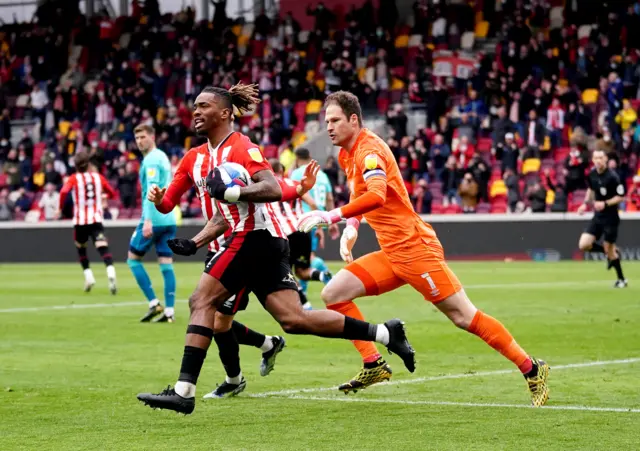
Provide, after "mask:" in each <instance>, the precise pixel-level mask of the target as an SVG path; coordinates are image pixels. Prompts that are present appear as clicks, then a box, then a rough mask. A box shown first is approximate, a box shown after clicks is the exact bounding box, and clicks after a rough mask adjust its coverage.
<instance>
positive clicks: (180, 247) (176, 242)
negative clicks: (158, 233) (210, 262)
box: [167, 238, 198, 256]
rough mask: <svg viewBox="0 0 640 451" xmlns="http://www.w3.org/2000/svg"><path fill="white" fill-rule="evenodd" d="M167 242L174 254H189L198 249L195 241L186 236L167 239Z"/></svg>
mask: <svg viewBox="0 0 640 451" xmlns="http://www.w3.org/2000/svg"><path fill="white" fill-rule="evenodd" d="M167 244H168V245H169V249H171V250H172V251H173V253H174V254H178V255H186V256H189V255H193V254H195V253H196V252H197V251H198V247H197V246H196V242H195V241H193V240H188V239H186V238H173V239H170V240H169V241H167Z"/></svg>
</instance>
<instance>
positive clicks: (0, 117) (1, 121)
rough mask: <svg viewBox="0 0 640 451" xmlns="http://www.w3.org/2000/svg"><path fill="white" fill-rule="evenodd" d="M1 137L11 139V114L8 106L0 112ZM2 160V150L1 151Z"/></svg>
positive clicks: (0, 159) (0, 158)
mask: <svg viewBox="0 0 640 451" xmlns="http://www.w3.org/2000/svg"><path fill="white" fill-rule="evenodd" d="M0 139H6V140H7V141H11V115H10V113H9V109H8V108H3V109H2V114H0ZM0 161H2V152H0Z"/></svg>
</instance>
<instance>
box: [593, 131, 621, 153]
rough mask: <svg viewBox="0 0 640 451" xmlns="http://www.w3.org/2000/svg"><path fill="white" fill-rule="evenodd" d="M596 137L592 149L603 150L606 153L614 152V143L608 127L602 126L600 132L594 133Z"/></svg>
mask: <svg viewBox="0 0 640 451" xmlns="http://www.w3.org/2000/svg"><path fill="white" fill-rule="evenodd" d="M596 137H597V138H598V139H597V140H596V143H595V146H594V149H598V150H604V151H605V153H606V154H607V155H614V154H615V153H616V143H615V142H614V141H613V139H612V137H611V131H610V130H609V127H607V126H604V127H602V132H601V133H599V134H598V135H596Z"/></svg>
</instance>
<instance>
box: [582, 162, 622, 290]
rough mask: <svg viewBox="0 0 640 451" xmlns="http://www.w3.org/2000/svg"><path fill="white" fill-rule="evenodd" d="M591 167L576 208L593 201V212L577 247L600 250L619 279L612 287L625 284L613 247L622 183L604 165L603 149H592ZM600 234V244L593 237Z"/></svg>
mask: <svg viewBox="0 0 640 451" xmlns="http://www.w3.org/2000/svg"><path fill="white" fill-rule="evenodd" d="M592 158H593V165H594V168H593V169H591V171H590V172H589V176H588V177H587V185H588V187H589V189H588V190H587V195H586V196H585V198H584V202H583V204H582V205H580V208H578V214H584V212H585V211H586V210H587V206H588V205H589V204H591V203H592V204H593V209H594V211H595V213H594V214H593V218H591V222H590V223H589V227H587V229H586V230H585V231H584V232H583V233H582V235H580V242H579V244H578V245H579V246H580V250H582V251H584V252H603V253H604V254H605V255H606V256H607V260H608V265H607V269H611V268H615V270H616V274H617V277H618V280H616V283H614V284H613V287H614V288H625V287H626V286H627V280H626V279H625V278H624V275H623V274H622V266H621V265H620V253H619V252H618V248H617V247H616V240H617V238H618V227H619V226H620V216H619V215H618V204H619V203H620V202H622V201H623V200H624V192H625V190H624V184H623V183H622V182H621V181H620V178H619V177H618V174H616V173H615V172H614V171H613V170H611V169H609V168H608V167H607V154H606V153H605V152H604V150H594V151H593V156H592ZM600 237H602V238H603V244H602V245H600V244H599V243H597V242H596V241H598V240H599V239H600Z"/></svg>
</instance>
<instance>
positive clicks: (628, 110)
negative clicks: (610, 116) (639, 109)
mask: <svg viewBox="0 0 640 451" xmlns="http://www.w3.org/2000/svg"><path fill="white" fill-rule="evenodd" d="M637 119H638V114H637V113H636V111H635V110H634V109H633V107H632V106H631V102H629V100H627V99H624V100H623V101H622V109H621V110H620V111H619V112H618V114H617V115H616V123H618V124H620V127H621V128H622V131H623V132H624V131H627V130H628V129H629V127H631V126H632V125H633V124H635V122H636V120H637Z"/></svg>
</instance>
